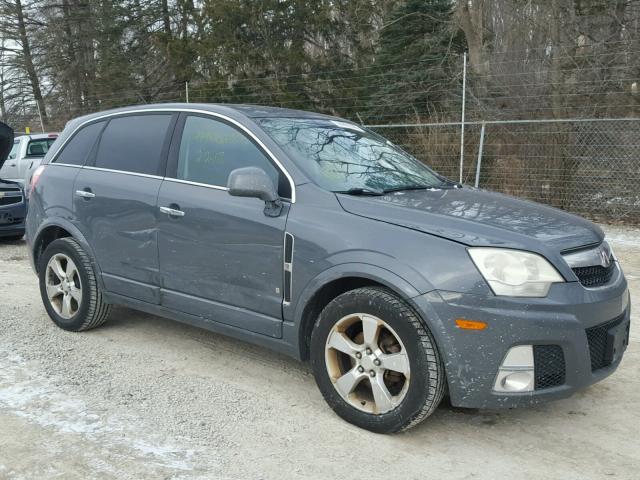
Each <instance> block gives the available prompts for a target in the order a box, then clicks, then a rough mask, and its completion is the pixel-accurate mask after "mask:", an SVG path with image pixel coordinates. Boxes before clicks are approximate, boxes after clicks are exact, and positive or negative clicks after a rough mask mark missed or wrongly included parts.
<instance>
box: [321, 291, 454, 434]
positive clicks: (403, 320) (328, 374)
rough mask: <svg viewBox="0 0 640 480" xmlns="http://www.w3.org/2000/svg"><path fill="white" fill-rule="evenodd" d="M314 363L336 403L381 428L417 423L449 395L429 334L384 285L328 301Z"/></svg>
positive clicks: (353, 417) (346, 414) (360, 422)
mask: <svg viewBox="0 0 640 480" xmlns="http://www.w3.org/2000/svg"><path fill="white" fill-rule="evenodd" d="M311 362H312V366H313V372H314V376H315V378H316V382H317V383H318V386H319V388H320V390H321V392H322V394H323V396H324V398H325V400H326V401H327V403H328V404H329V405H330V406H331V408H333V410H334V411H335V412H336V413H337V414H338V415H340V416H341V417H342V418H343V419H345V420H347V421H348V422H350V423H353V424H355V425H357V426H359V427H362V428H365V429H367V430H371V431H374V432H378V433H391V432H397V431H400V430H405V429H407V428H410V427H412V426H414V425H417V424H418V423H420V422H421V421H422V420H424V419H425V418H426V417H428V416H429V415H430V414H431V413H433V411H434V410H435V409H436V407H437V406H438V404H439V403H440V401H441V400H442V397H443V395H444V390H445V388H444V386H445V374H444V367H443V365H442V361H441V359H440V356H439V354H438V351H437V349H436V346H435V341H434V340H433V337H432V335H431V333H430V332H429V330H428V329H427V328H426V327H425V326H424V325H423V324H422V322H421V321H420V319H419V318H418V316H417V315H416V314H415V312H414V311H413V310H412V309H411V307H409V305H407V304H406V303H405V302H404V301H403V300H402V299H400V298H399V297H397V296H396V295H394V294H393V293H391V292H390V291H388V290H386V289H383V288H378V287H366V288H360V289H357V290H353V291H350V292H347V293H344V294H342V295H340V296H339V297H337V298H335V299H334V300H333V301H331V302H330V303H329V305H327V306H326V307H325V309H324V310H323V311H322V313H321V314H320V317H319V318H318V321H317V322H316V325H315V328H314V331H313V334H312V337H311Z"/></svg>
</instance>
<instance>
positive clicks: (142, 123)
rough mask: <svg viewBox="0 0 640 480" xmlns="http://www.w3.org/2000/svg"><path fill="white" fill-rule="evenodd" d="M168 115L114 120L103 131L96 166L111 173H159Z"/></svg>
mask: <svg viewBox="0 0 640 480" xmlns="http://www.w3.org/2000/svg"><path fill="white" fill-rule="evenodd" d="M170 123H171V115H170V114H159V115H156V114H154V115H131V116H127V117H118V118H113V119H111V120H110V121H109V123H108V125H107V127H106V128H105V129H104V132H102V137H101V138H100V143H99V146H98V152H97V153H96V163H95V166H96V167H99V168H108V169H111V170H123V171H126V172H134V173H145V174H147V175H158V174H160V172H159V170H160V165H161V163H162V162H161V160H162V159H161V155H162V147H163V145H164V142H165V137H166V135H167V129H168V128H169V124H170Z"/></svg>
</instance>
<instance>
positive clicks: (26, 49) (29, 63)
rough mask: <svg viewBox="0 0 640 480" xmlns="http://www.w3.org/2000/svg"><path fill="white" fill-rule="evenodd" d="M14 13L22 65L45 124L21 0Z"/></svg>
mask: <svg viewBox="0 0 640 480" xmlns="http://www.w3.org/2000/svg"><path fill="white" fill-rule="evenodd" d="M16 13H17V16H18V32H19V34H20V43H22V54H23V55H24V66H25V69H26V70H27V75H28V77H29V82H30V83H31V89H32V90H33V98H34V99H35V100H36V103H37V104H38V108H39V109H40V115H41V116H42V123H44V124H45V126H46V125H47V124H48V123H49V119H48V118H47V110H46V108H45V106H44V99H43V98H42V90H41V89H40V80H39V79H38V75H37V74H36V69H35V66H34V65H33V57H32V56H31V48H30V46H29V37H27V28H26V26H25V23H24V11H23V9H22V1H21V0H16Z"/></svg>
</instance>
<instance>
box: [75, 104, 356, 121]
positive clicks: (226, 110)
mask: <svg viewBox="0 0 640 480" xmlns="http://www.w3.org/2000/svg"><path fill="white" fill-rule="evenodd" d="M162 109H167V110H203V111H209V112H212V113H220V114H226V115H228V116H230V117H232V118H233V117H235V118H237V117H239V116H241V117H245V118H264V117H289V118H291V117H294V118H309V119H311V118H316V119H325V120H342V121H345V120H344V119H341V118H338V117H334V116H331V115H325V114H322V113H316V112H308V111H304V110H295V109H290V108H280V107H269V106H263V105H243V104H242V105H241V104H230V103H155V104H144V105H132V106H129V107H121V108H115V109H111V110H103V111H101V112H96V113H91V114H88V115H85V116H82V117H78V118H75V119H73V120H72V121H71V123H73V124H77V123H84V122H86V121H89V120H91V119H94V118H99V117H102V116H106V115H113V114H118V113H133V112H137V111H148V110H162Z"/></svg>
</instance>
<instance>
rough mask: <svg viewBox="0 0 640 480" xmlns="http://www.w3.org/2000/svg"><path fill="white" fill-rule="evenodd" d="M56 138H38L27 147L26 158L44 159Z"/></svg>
mask: <svg viewBox="0 0 640 480" xmlns="http://www.w3.org/2000/svg"><path fill="white" fill-rule="evenodd" d="M56 138H57V137H51V138H38V139H36V140H31V141H30V142H29V144H28V145H27V155H26V156H27V157H44V155H45V154H46V153H47V152H48V151H49V148H50V147H51V145H53V142H55V141H56Z"/></svg>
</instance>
